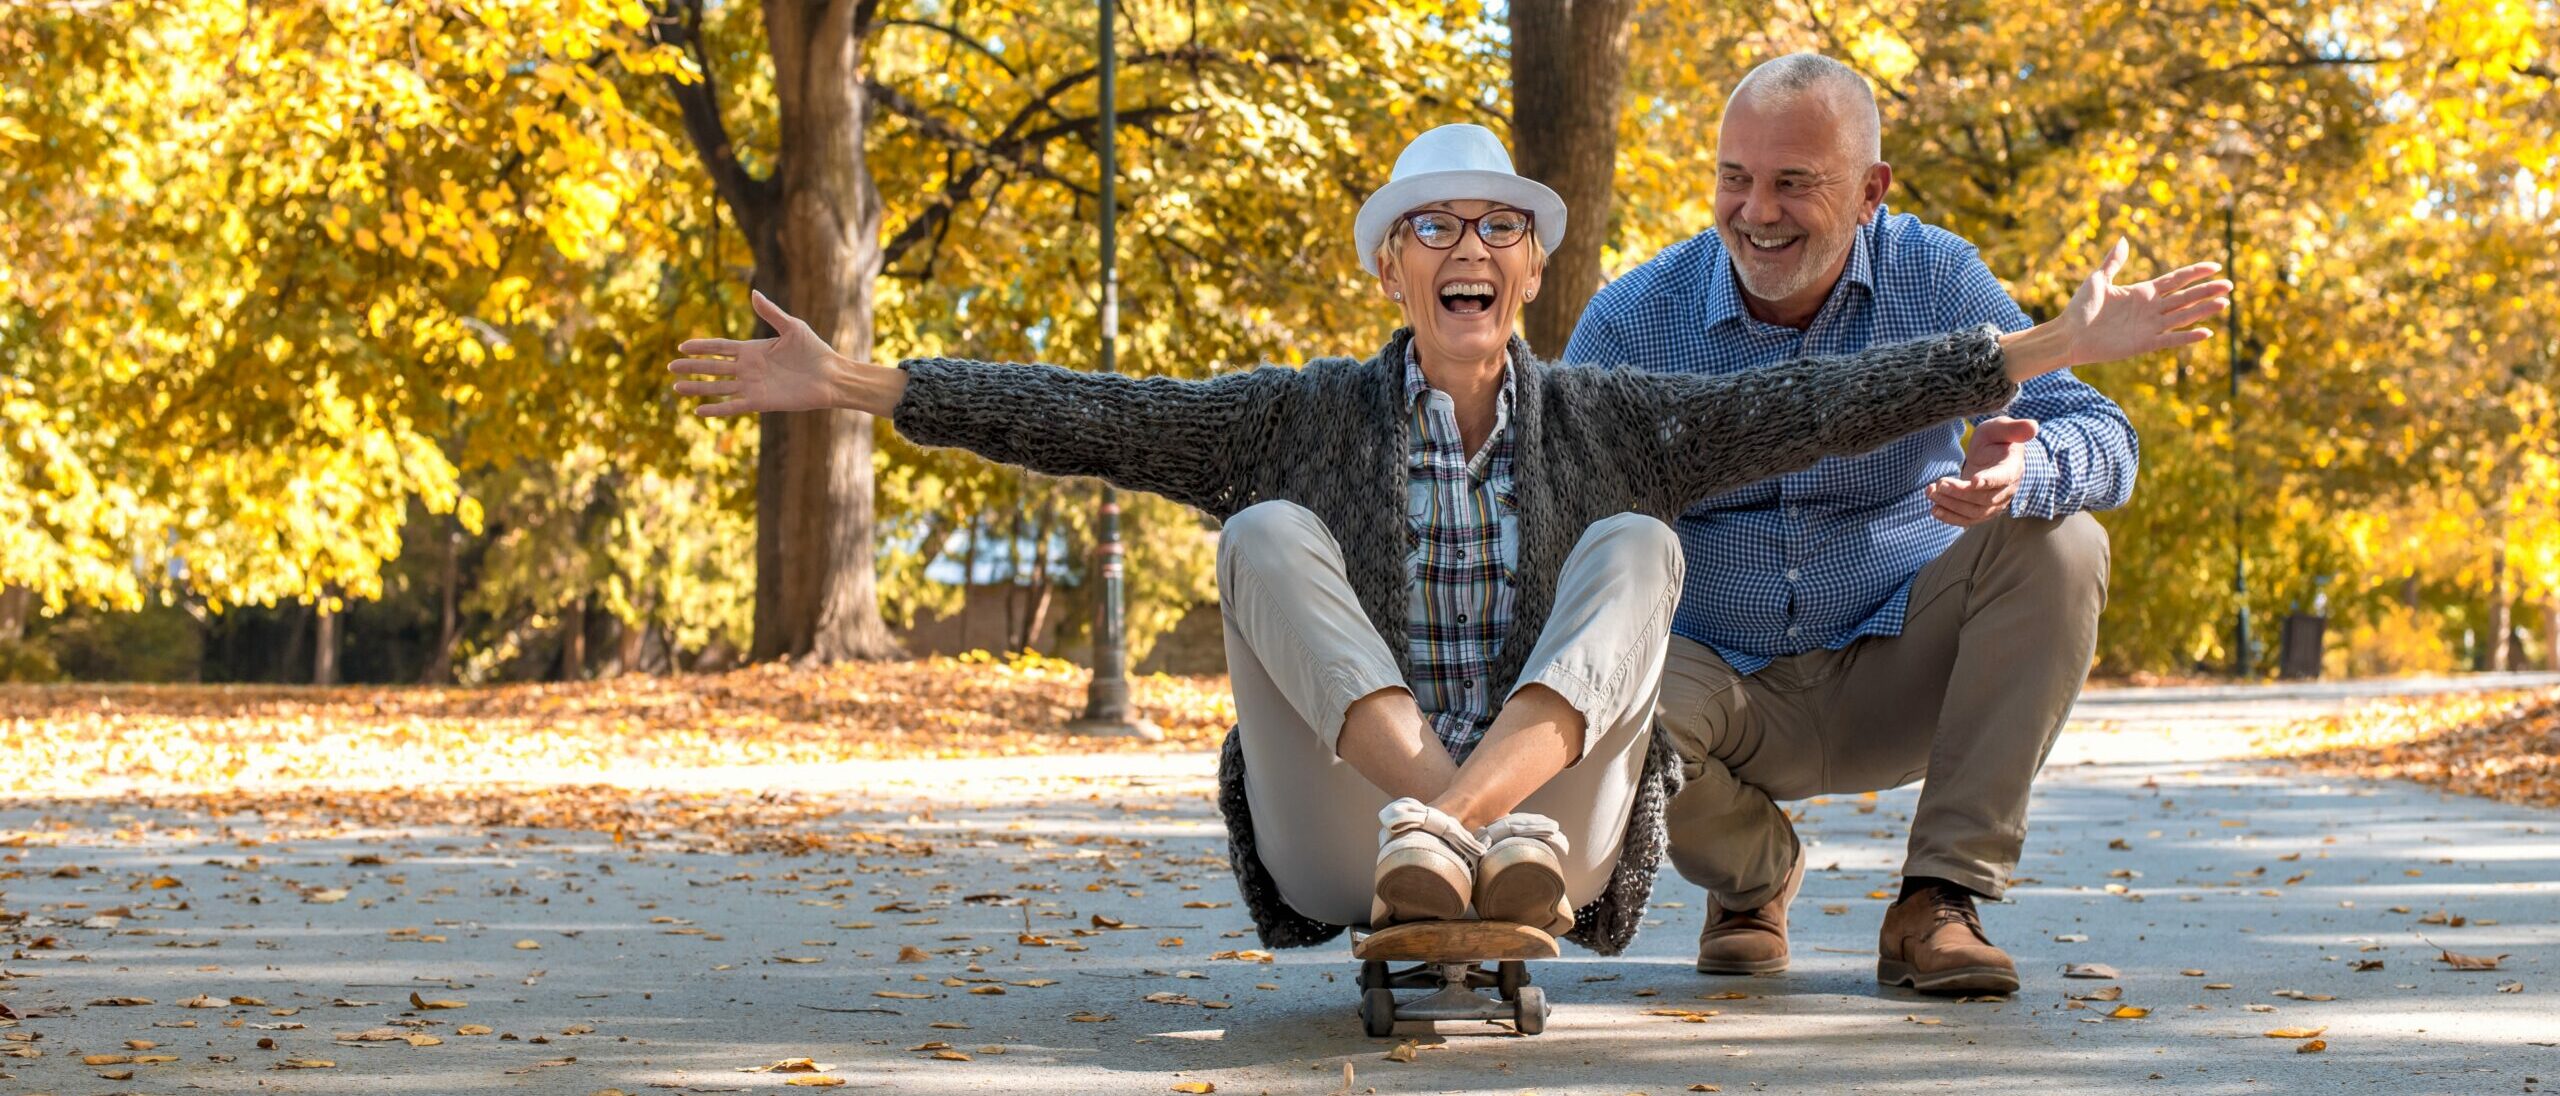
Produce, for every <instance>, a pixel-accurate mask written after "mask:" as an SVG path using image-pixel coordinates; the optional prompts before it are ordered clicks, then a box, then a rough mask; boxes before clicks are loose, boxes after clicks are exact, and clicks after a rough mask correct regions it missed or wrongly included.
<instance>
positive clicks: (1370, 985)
mask: <svg viewBox="0 0 2560 1096" xmlns="http://www.w3.org/2000/svg"><path fill="white" fill-rule="evenodd" d="M1360 988H1361V989H1364V990H1370V989H1385V988H1387V964H1386V961H1385V960H1383V959H1371V960H1369V961H1368V962H1365V963H1362V964H1360Z"/></svg>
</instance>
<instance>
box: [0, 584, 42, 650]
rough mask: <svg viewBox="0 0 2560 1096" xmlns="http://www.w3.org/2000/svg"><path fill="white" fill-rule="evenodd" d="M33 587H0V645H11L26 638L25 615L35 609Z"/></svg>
mask: <svg viewBox="0 0 2560 1096" xmlns="http://www.w3.org/2000/svg"><path fill="white" fill-rule="evenodd" d="M35 603H36V592H35V589H34V588H33V587H28V586H9V587H0V643H12V642H15V641H17V640H21V639H25V638H26V636H27V613H29V612H30V611H32V610H33V609H34V608H35Z"/></svg>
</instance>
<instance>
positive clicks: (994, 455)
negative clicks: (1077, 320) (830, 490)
mask: <svg viewBox="0 0 2560 1096" xmlns="http://www.w3.org/2000/svg"><path fill="white" fill-rule="evenodd" d="M898 367H899V368H901V369H904V370H906V371H907V390H906V394H905V395H904V396H902V397H900V398H899V400H898V406H897V407H896V408H895V409H893V410H892V411H891V413H890V421H891V422H892V423H894V424H895V425H896V426H897V428H898V432H899V433H901V434H904V435H906V437H907V439H908V440H910V441H913V442H915V443H916V444H918V445H935V446H949V447H952V448H958V449H966V450H968V451H970V452H972V453H976V454H978V455H979V456H982V457H985V458H987V459H989V460H993V461H997V462H1000V463H1003V464H1013V465H1020V466H1021V467H1024V468H1028V469H1030V470H1032V471H1034V472H1040V473H1043V474H1046V475H1052V476H1098V477H1100V478H1102V479H1106V480H1109V481H1111V483H1112V484H1113V485H1115V486H1118V487H1122V488H1126V489H1128V490H1132V491H1152V492H1154V493H1156V494H1159V495H1163V496H1164V497H1166V498H1169V499H1172V500H1173V501H1175V502H1179V503H1182V504H1184V505H1186V506H1192V507H1196V508H1198V509H1201V510H1204V511H1207V512H1209V513H1210V514H1212V515H1214V516H1218V517H1225V516H1226V515H1228V514H1230V513H1233V512H1234V511H1235V509H1236V508H1237V505H1236V504H1237V500H1239V499H1242V498H1245V497H1249V496H1250V495H1251V494H1252V491H1251V484H1250V483H1249V482H1247V479H1248V477H1249V476H1250V475H1251V474H1252V473H1253V470H1254V469H1253V466H1252V465H1249V464H1248V462H1246V461H1244V460H1242V459H1240V457H1239V455H1240V454H1260V453H1264V452H1266V451H1268V449H1269V447H1270V443H1271V441H1272V439H1271V438H1270V436H1269V435H1270V433H1271V424H1272V422H1273V421H1274V417H1273V416H1274V413H1275V412H1276V410H1277V408H1276V404H1277V403H1278V402H1279V401H1280V400H1281V399H1283V398H1284V397H1285V395H1286V394H1287V392H1288V391H1289V389H1290V387H1291V381H1292V379H1293V378H1295V377H1296V376H1297V374H1296V372H1295V371H1293V370H1287V369H1280V368H1276V367H1270V366H1266V367H1263V368H1260V369H1254V370H1251V371H1248V372H1243V373H1228V374H1224V375H1221V376H1217V377H1211V378H1209V379H1207V380H1177V379H1175V378H1171V377H1125V376H1121V375H1119V374H1116V373H1084V372H1078V371H1076V370H1072V369H1061V368H1059V367H1057V366H1053V365H1015V364H1010V363H1003V362H979V361H963V360H959V359H954V358H915V359H910V360H908V361H904V362H900V363H899V365H898Z"/></svg>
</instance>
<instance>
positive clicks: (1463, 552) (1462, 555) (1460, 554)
mask: <svg viewBox="0 0 2560 1096" xmlns="http://www.w3.org/2000/svg"><path fill="white" fill-rule="evenodd" d="M1458 558H1459V559H1465V558H1467V550H1466V549H1464V548H1460V549H1458Z"/></svg>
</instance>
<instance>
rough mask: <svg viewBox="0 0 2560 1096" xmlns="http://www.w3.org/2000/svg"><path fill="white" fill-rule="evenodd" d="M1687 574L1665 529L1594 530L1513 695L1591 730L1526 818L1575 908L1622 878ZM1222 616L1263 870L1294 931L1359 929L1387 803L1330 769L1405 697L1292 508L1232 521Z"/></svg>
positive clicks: (1562, 584)
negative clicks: (1356, 723) (1355, 722)
mask: <svg viewBox="0 0 2560 1096" xmlns="http://www.w3.org/2000/svg"><path fill="white" fill-rule="evenodd" d="M1680 568H1681V562H1680V545H1679V541H1678V539H1677V538H1675V537H1674V536H1672V533H1671V528H1670V527H1669V526H1667V525H1664V524H1663V523H1661V522H1660V521H1656V520H1654V519H1652V518H1648V517H1643V516H1641V515H1636V514H1621V515H1618V516H1616V517H1612V518H1608V519H1605V520H1602V521H1598V522H1594V523H1593V524H1592V525H1591V526H1590V528H1589V529H1587V530H1586V531H1585V532H1584V533H1583V536H1582V539H1581V541H1580V542H1579V543H1577V544H1575V545H1574V549H1573V553H1572V554H1571V555H1570V556H1568V557H1566V559H1565V562H1564V569H1563V571H1562V572H1561V573H1560V574H1559V575H1558V576H1557V581H1556V600H1555V607H1554V609H1553V610H1552V611H1551V612H1550V613H1549V614H1548V616H1547V624H1546V628H1545V630H1543V631H1541V632H1540V633H1539V635H1538V641H1537V644H1536V645H1535V646H1534V647H1532V648H1530V652H1529V656H1528V661H1527V663H1526V664H1525V665H1524V666H1523V667H1522V668H1521V671H1520V678H1519V681H1518V683H1517V684H1516V685H1515V686H1514V687H1513V689H1512V691H1513V692H1514V693H1516V692H1518V691H1519V689H1520V688H1523V687H1526V686H1529V685H1532V684H1540V685H1545V686H1547V687H1548V688H1551V689H1554V690H1555V691H1556V692H1557V694H1558V695H1560V696H1562V697H1564V699H1565V701H1566V702H1567V703H1570V704H1572V705H1573V707H1574V709H1575V710H1576V711H1578V712H1580V713H1582V716H1583V720H1584V727H1585V731H1584V736H1583V749H1582V756H1581V758H1580V759H1579V760H1577V761H1576V762H1575V763H1574V764H1573V765H1571V766H1569V767H1567V768H1566V769H1565V770H1564V771H1563V772H1562V773H1559V774H1557V775H1556V776H1555V778H1554V779H1551V780H1549V781H1548V782H1547V783H1546V785H1545V786H1544V787H1541V788H1539V789H1538V790H1537V791H1536V792H1535V793H1533V794H1531V795H1530V796H1529V798H1528V800H1527V801H1526V802H1524V803H1522V804H1521V805H1520V807H1519V809H1520V810H1522V811H1527V812H1532V813H1536V814H1542V815H1546V816H1547V817H1549V818H1553V819H1555V820H1556V822H1557V823H1558V824H1560V825H1562V826H1563V828H1564V833H1565V837H1566V840H1567V843H1568V844H1569V845H1570V846H1571V848H1570V849H1569V850H1568V852H1567V854H1566V856H1565V858H1564V876H1565V892H1566V895H1567V897H1568V898H1569V899H1570V900H1571V901H1572V903H1573V904H1574V905H1575V906H1576V907H1579V906H1581V905H1583V904H1585V903H1587V902H1590V901H1591V900H1593V899H1595V898H1597V897H1599V895H1600V892H1601V891H1603V890H1605V889H1606V888H1607V886H1608V882H1609V873H1610V871H1611V869H1613V868H1615V867H1616V866H1617V862H1618V846H1619V845H1620V843H1621V842H1622V841H1623V839H1624V838H1625V835H1626V827H1627V812H1628V810H1629V809H1630V808H1631V807H1632V806H1633V804H1634V799H1635V794H1636V785H1637V782H1638V780H1639V778H1641V777H1642V776H1643V774H1644V758H1645V750H1646V746H1647V742H1648V734H1649V732H1650V728H1651V726H1652V723H1653V712H1654V701H1655V698H1656V697H1657V696H1658V695H1659V693H1660V690H1661V681H1662V667H1663V651H1664V643H1665V641H1666V639H1667V638H1668V636H1669V635H1670V626H1671V609H1672V607H1673V605H1675V604H1676V603H1677V602H1678V600H1679V595H1680ZM1218 603H1219V609H1220V615H1221V616H1222V617H1223V618H1224V620H1225V623H1226V634H1227V675H1228V678H1229V680H1230V682H1231V684H1232V686H1233V688H1234V689H1235V695H1236V733H1237V735H1238V736H1239V738H1240V739H1241V740H1242V747H1243V751H1244V762H1245V780H1244V785H1245V799H1246V802H1247V804H1248V806H1249V809H1250V810H1251V811H1252V814H1253V833H1254V841H1255V844H1256V846H1257V848H1258V849H1259V851H1260V853H1261V855H1262V863H1263V866H1264V867H1265V868H1267V869H1269V870H1270V872H1271V877H1272V879H1273V881H1274V882H1275V883H1277V884H1278V886H1279V888H1280V895H1281V897H1282V898H1283V899H1286V900H1287V901H1288V903H1289V905H1290V907H1291V908H1293V909H1295V910H1297V911H1298V912H1299V913H1302V914H1305V915H1306V916H1308V917H1311V918H1314V919H1315V920H1318V921H1323V922H1326V923H1328V924H1336V925H1358V924H1365V923H1367V922H1368V920H1369V899H1370V876H1371V873H1372V871H1373V870H1374V869H1375V867H1376V865H1377V860H1378V810H1379V809H1380V808H1382V807H1384V806H1386V805H1387V800H1388V798H1389V797H1388V795H1387V794H1386V793H1385V792H1382V791H1380V790H1378V788H1377V786H1376V785H1373V784H1371V783H1369V781H1368V780H1367V779H1366V778H1364V777H1362V776H1361V775H1360V774H1359V773H1358V772H1357V771H1355V770H1353V769H1352V767H1351V766H1350V765H1349V764H1347V763H1345V762H1344V761H1343V760H1342V759H1341V758H1340V757H1339V756H1337V751H1336V743H1337V741H1338V740H1339V739H1340V737H1341V735H1342V718H1343V713H1344V712H1345V711H1346V710H1348V709H1349V708H1350V706H1351V704H1352V702H1353V701H1356V700H1359V699H1360V698H1362V697H1365V696H1368V695H1369V694H1371V693H1374V692H1377V691H1379V690H1381V689H1393V688H1404V687H1405V681H1404V678H1403V676H1402V674H1401V671H1399V670H1398V668H1397V663H1396V659H1395V655H1394V654H1393V652H1392V651H1391V650H1390V649H1389V648H1388V646H1387V640H1386V639H1385V638H1384V637H1381V636H1380V635H1379V634H1378V631H1377V629H1376V628H1373V627H1371V626H1370V624H1369V618H1368V616H1367V614H1365V613H1363V612H1362V611H1361V609H1360V602H1359V599H1358V598H1357V597H1356V596H1354V595H1353V593H1352V590H1351V583H1350V580H1349V579H1348V578H1346V577H1345V573H1344V569H1343V563H1342V548H1341V546H1340V545H1339V544H1338V543H1336V542H1335V540H1334V538H1333V535H1332V534H1331V533H1329V532H1327V531H1326V530H1325V527H1324V523H1323V522H1322V521H1321V520H1319V519H1318V518H1317V517H1316V516H1315V515H1314V514H1313V513H1311V512H1309V511H1308V510H1307V509H1306V508H1304V507H1301V506H1298V505H1296V504H1295V503H1288V502H1266V503H1261V504H1259V505H1256V506H1252V507H1249V508H1247V509H1246V510H1244V511H1243V512H1242V513H1239V514H1237V515H1235V516H1234V517H1232V518H1229V519H1227V522H1226V526H1225V529H1224V530H1223V531H1222V532H1221V533H1220V534H1219V539H1218ZM1399 641H1401V637H1399Z"/></svg>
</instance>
